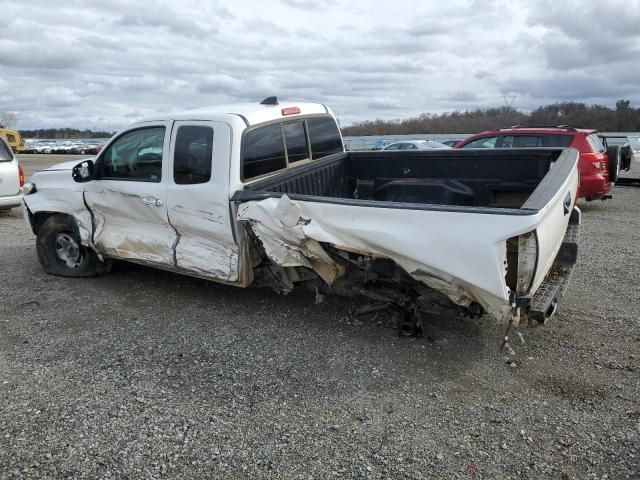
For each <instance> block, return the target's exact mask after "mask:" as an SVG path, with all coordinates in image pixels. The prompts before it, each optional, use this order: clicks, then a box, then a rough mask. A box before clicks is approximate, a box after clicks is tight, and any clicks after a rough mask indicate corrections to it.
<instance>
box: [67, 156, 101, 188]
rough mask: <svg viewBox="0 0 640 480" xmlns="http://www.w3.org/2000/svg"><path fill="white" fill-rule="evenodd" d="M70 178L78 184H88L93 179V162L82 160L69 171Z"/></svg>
mask: <svg viewBox="0 0 640 480" xmlns="http://www.w3.org/2000/svg"><path fill="white" fill-rule="evenodd" d="M71 176H72V177H73V179H74V180H75V181H76V182H78V183H84V182H90V181H91V180H94V179H95V165H94V163H93V160H84V161H82V162H80V163H79V164H78V165H76V166H75V167H73V170H71Z"/></svg>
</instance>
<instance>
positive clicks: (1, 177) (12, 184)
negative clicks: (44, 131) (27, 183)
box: [0, 138, 24, 210]
mask: <svg viewBox="0 0 640 480" xmlns="http://www.w3.org/2000/svg"><path fill="white" fill-rule="evenodd" d="M22 185H24V173H23V171H22V167H20V164H19V163H18V160H17V159H16V157H15V155H14V154H13V152H12V151H11V149H10V148H9V146H8V145H7V143H6V142H5V141H4V140H3V139H2V138H0V210H5V209H8V208H13V207H18V206H20V204H21V203H22V192H21V190H20V189H21V188H22Z"/></svg>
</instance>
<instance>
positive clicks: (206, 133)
mask: <svg viewBox="0 0 640 480" xmlns="http://www.w3.org/2000/svg"><path fill="white" fill-rule="evenodd" d="M212 157H213V128H211V127H202V126H196V125H187V126H182V127H180V128H178V134H177V135H176V148H175V153H174V156H173V180H174V181H175V182H176V184H177V185H194V184H196V183H207V182H208V181H209V180H211V161H212V160H213V158H212Z"/></svg>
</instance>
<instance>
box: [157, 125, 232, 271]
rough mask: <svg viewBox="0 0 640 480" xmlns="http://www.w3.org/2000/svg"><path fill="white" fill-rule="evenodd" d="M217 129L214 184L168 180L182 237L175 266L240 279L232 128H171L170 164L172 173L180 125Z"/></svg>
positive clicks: (175, 224)
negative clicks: (232, 200)
mask: <svg viewBox="0 0 640 480" xmlns="http://www.w3.org/2000/svg"><path fill="white" fill-rule="evenodd" d="M187 125H188V126H202V127H208V128H211V129H213V150H212V152H213V153H212V158H211V159H209V161H210V162H212V168H211V179H210V180H209V181H208V182H206V183H198V184H194V185H177V184H176V183H175V181H174V178H173V174H172V173H170V174H169V176H168V178H167V205H168V207H169V209H168V216H169V223H170V224H171V226H172V227H173V229H174V230H175V231H176V232H177V234H178V241H177V244H176V246H175V259H176V267H178V268H180V269H183V270H187V271H193V272H197V273H198V274H199V275H202V276H206V277H210V278H214V279H221V280H224V281H225V282H234V281H236V280H238V267H239V250H238V247H237V245H236V242H235V240H234V237H233V231H232V221H231V217H230V211H229V160H230V155H231V128H230V127H229V125H228V124H227V123H224V122H203V121H176V122H174V125H173V133H174V135H173V138H172V140H171V147H170V155H169V164H170V165H171V168H170V172H172V171H173V158H174V153H175V149H176V145H175V141H176V137H177V132H178V129H179V128H180V127H182V126H187Z"/></svg>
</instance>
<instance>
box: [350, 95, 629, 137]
mask: <svg viewBox="0 0 640 480" xmlns="http://www.w3.org/2000/svg"><path fill="white" fill-rule="evenodd" d="M513 125H529V126H543V125H544V126H557V125H571V126H573V127H584V128H593V129H595V130H599V131H601V132H637V131H640V108H634V107H632V106H631V105H630V101H629V100H618V101H617V102H616V106H615V108H610V107H606V106H603V105H587V104H585V103H578V102H561V103H554V104H552V105H544V106H541V107H538V108H537V109H535V110H533V111H532V112H530V113H525V112H522V111H520V110H517V109H515V108H512V107H499V108H478V109H476V110H470V111H453V112H446V113H440V114H438V113H423V114H421V115H420V116H418V117H414V118H406V119H396V120H382V119H377V120H365V121H363V122H357V123H354V124H353V125H349V126H347V127H344V128H342V133H343V134H344V135H353V136H358V135H403V134H414V133H476V132H481V131H485V130H493V129H496V128H505V127H510V126H513Z"/></svg>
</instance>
